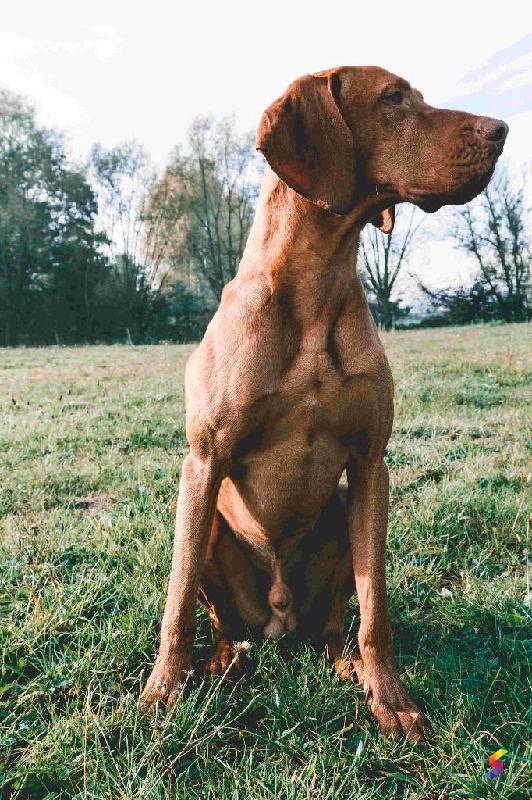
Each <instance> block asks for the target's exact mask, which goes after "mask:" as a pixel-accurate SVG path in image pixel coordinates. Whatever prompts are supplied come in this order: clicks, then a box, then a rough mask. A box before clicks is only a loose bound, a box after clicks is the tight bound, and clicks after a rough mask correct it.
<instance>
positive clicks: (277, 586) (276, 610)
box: [264, 557, 296, 639]
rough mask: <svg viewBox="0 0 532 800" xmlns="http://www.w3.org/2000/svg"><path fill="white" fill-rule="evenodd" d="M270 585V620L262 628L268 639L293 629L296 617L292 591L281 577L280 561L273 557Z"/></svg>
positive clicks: (276, 637) (275, 637)
mask: <svg viewBox="0 0 532 800" xmlns="http://www.w3.org/2000/svg"><path fill="white" fill-rule="evenodd" d="M271 575H272V585H271V588H270V591H269V593H268V603H269V606H270V608H271V610H272V616H271V617H270V621H269V622H268V624H267V625H266V627H265V628H264V635H265V636H266V638H268V639H278V638H279V637H280V636H282V635H283V633H285V631H293V630H294V628H295V627H296V617H295V614H294V612H293V610H292V602H293V598H292V592H291V591H290V589H289V588H288V586H287V585H286V583H285V582H284V579H283V570H282V563H281V561H280V559H278V558H276V557H274V558H273V560H272V566H271Z"/></svg>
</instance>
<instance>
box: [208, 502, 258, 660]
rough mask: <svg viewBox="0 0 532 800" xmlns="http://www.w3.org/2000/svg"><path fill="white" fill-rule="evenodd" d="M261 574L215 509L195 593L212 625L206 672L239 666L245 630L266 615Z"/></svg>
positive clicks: (252, 628) (255, 625)
mask: <svg viewBox="0 0 532 800" xmlns="http://www.w3.org/2000/svg"><path fill="white" fill-rule="evenodd" d="M266 592H267V587H266V581H265V576H263V577H262V580H261V576H260V575H259V574H258V570H257V568H256V567H255V565H254V564H253V563H252V561H251V559H250V557H249V554H248V553H247V552H246V550H245V548H244V547H243V546H242V545H241V543H240V542H239V541H238V540H237V539H236V537H235V535H234V533H233V531H232V530H231V529H230V527H229V525H228V524H227V522H226V521H225V519H224V518H223V516H222V515H221V514H220V512H216V516H215V520H214V524H213V529H212V532H211V537H210V541H209V548H208V555H207V561H206V564H205V570H204V573H203V577H202V581H201V584H200V591H199V597H200V599H201V601H202V602H203V603H204V605H205V606H206V607H207V610H208V612H209V616H210V618H211V622H212V625H213V629H214V633H215V637H216V648H215V651H214V653H213V655H212V657H211V659H210V661H209V662H208V664H207V666H206V672H207V673H208V674H210V675H223V674H224V673H225V672H227V671H228V670H231V672H234V671H238V670H239V669H240V668H241V667H242V661H243V654H244V652H245V649H246V645H245V644H243V642H245V640H246V638H247V636H248V633H249V632H250V631H251V632H252V633H254V632H256V633H258V632H259V631H261V630H262V628H263V627H264V625H265V624H266V622H267V621H268V617H269V609H268V604H267V599H266Z"/></svg>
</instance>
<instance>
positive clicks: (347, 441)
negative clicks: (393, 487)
mask: <svg viewBox="0 0 532 800" xmlns="http://www.w3.org/2000/svg"><path fill="white" fill-rule="evenodd" d="M507 132H508V127H507V125H506V124H505V123H504V122H501V121H500V120H496V119H490V118H488V117H478V116H473V115H471V114H466V113H463V112H461V111H450V110H442V109H437V108H434V107H431V106H430V105H428V104H427V103H425V101H424V99H423V96H422V95H421V94H420V92H419V91H417V90H416V89H413V88H411V86H410V85H409V83H407V82H406V81H405V80H403V79H401V78H399V77H397V76H396V75H393V74H391V73H390V72H387V71H386V70H384V69H381V68H378V67H339V68H336V69H330V70H327V71H324V72H318V73H315V74H312V75H306V76H304V77H302V78H300V79H299V80H296V81H295V82H294V83H292V84H291V85H290V86H289V87H288V89H287V91H286V92H285V93H284V94H283V96H282V97H280V98H279V99H278V100H276V101H275V102H273V103H272V104H271V105H270V106H269V108H268V109H267V110H266V111H265V113H264V114H263V116H262V119H261V121H260V125H259V128H258V135H257V149H258V150H260V151H261V152H262V154H263V155H264V157H265V159H266V162H267V164H266V167H265V172H264V176H263V181H262V186H261V191H260V196H259V200H258V206H257V210H256V214H255V219H254V222H253V225H252V228H251V231H250V234H249V237H248V241H247V244H246V248H245V251H244V254H243V257H242V260H241V263H240V265H239V269H238V272H237V275H236V277H235V278H234V279H233V280H232V281H231V282H230V283H228V284H227V286H226V287H225V288H224V291H223V294H222V299H221V303H220V306H219V308H218V310H217V312H216V314H215V316H214V317H213V319H212V321H211V322H210V324H209V326H208V328H207V331H206V333H205V336H204V338H203V340H202V342H201V344H200V345H199V347H198V348H197V349H196V350H195V352H194V353H193V354H192V356H191V357H190V359H189V361H188V364H187V367H186V373H185V388H186V434H187V438H188V442H189V445H190V452H189V454H188V455H187V456H186V458H185V460H184V462H183V466H182V471H181V480H180V484H179V498H178V503H177V515H176V533H175V542H174V552H173V561H172V569H171V575H170V582H169V587H168V596H167V601H166V607H165V611H164V617H163V622H162V629H161V641H160V648H159V653H158V656H157V659H156V662H155V666H154V668H153V671H152V673H151V675H150V677H149V679H148V681H147V684H146V687H145V689H144V692H143V696H142V702H143V705H144V707H146V708H149V707H151V706H152V705H153V704H154V703H156V702H158V701H164V702H166V703H172V702H174V701H175V699H176V698H177V697H178V695H179V692H180V688H181V687H182V684H183V681H184V679H185V676H186V675H187V674H188V672H189V671H190V668H191V651H192V646H193V640H194V632H195V603H196V597H197V595H198V594H199V597H200V598H201V600H202V601H203V602H204V603H205V605H206V606H207V609H208V611H209V614H210V617H211V620H212V624H213V626H214V631H215V635H216V639H217V647H216V651H215V653H214V655H213V657H212V659H211V661H210V663H209V665H208V671H209V672H210V673H212V674H223V673H224V672H225V671H226V670H228V669H229V667H236V666H238V664H239V660H240V657H241V656H240V653H239V651H238V646H237V643H238V642H239V640H241V639H243V638H246V637H247V636H249V635H250V634H251V635H253V636H257V637H261V636H265V637H271V638H277V637H279V636H282V635H283V634H284V633H285V632H290V631H294V634H295V635H298V636H300V637H301V638H305V639H309V640H311V641H313V642H315V643H316V645H317V646H318V647H321V648H323V650H324V652H325V653H326V654H327V656H328V658H329V659H330V660H331V661H332V663H333V664H334V667H335V669H336V671H337V673H338V674H339V675H340V676H341V677H344V678H353V679H358V680H359V681H360V682H361V683H362V684H363V686H364V689H365V696H366V699H367V700H368V702H369V706H370V709H371V712H372V713H373V715H374V717H375V718H376V720H377V722H378V724H379V726H380V729H381V731H382V732H383V733H384V734H385V735H388V736H391V737H395V738H397V737H400V736H407V737H408V738H410V739H411V740H412V741H418V740H420V739H421V738H422V737H423V736H424V735H425V732H426V730H427V721H426V719H425V717H424V716H423V714H422V713H421V711H420V710H419V709H418V708H417V707H416V705H415V704H414V702H413V701H412V700H411V699H410V697H409V696H408V694H407V692H406V690H405V688H404V686H403V683H402V681H401V678H400V675H399V671H398V669H397V666H396V662H395V659H394V654H393V646H392V633H391V627H390V621H389V614H388V606H387V596H386V578H385V547H386V532H387V521H388V495H389V487H388V469H387V467H386V464H385V461H384V454H385V448H386V445H387V442H388V439H389V436H390V432H391V429H392V419H393V383H392V376H391V373H390V368H389V365H388V362H387V360H386V356H385V353H384V350H383V347H382V344H381V342H380V340H379V337H378V334H377V330H376V327H375V324H374V322H373V320H372V316H371V313H370V311H369V308H368V304H367V301H366V298H365V294H364V290H363V288H362V285H361V282H360V279H359V277H358V275H357V272H356V254H357V248H358V240H359V236H360V232H361V230H362V228H363V227H364V226H365V225H366V224H367V223H370V222H371V223H373V224H374V225H377V226H378V227H380V229H381V230H382V231H383V232H384V233H390V232H391V230H392V228H393V223H394V207H395V204H397V203H400V202H407V203H413V204H415V205H416V206H419V207H420V208H421V209H423V210H424V211H426V212H435V211H437V210H438V209H439V208H440V207H441V206H443V205H446V204H462V203H465V202H468V201H469V200H471V199H473V198H474V197H475V196H476V195H477V194H478V193H479V192H481V191H482V190H483V189H484V188H485V187H486V186H487V184H488V182H489V180H490V178H491V176H492V174H493V171H494V168H495V165H496V162H497V159H498V157H499V155H500V154H501V152H502V149H503V145H504V141H505V138H506V135H507ZM344 473H345V475H346V477H347V488H345V489H343V488H342V486H341V485H340V479H341V477H342V475H343V474H344ZM355 589H356V593H357V595H358V601H359V606H360V627H359V632H358V644H359V653H358V654H355V655H353V656H351V657H350V656H348V655H347V654H346V653H345V633H344V614H345V610H346V605H347V602H348V600H349V599H350V597H351V596H352V595H353V593H354V591H355Z"/></svg>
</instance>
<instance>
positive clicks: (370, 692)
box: [356, 664, 430, 744]
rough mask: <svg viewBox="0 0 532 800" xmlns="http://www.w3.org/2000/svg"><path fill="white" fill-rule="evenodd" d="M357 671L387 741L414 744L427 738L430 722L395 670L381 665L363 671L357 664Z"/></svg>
mask: <svg viewBox="0 0 532 800" xmlns="http://www.w3.org/2000/svg"><path fill="white" fill-rule="evenodd" d="M356 671H357V674H358V677H359V678H361V679H362V680H361V683H362V685H363V686H364V696H365V698H366V700H367V702H368V705H369V708H370V711H371V713H372V714H373V716H374V717H375V719H376V720H377V722H378V725H379V728H380V730H381V733H382V734H383V736H386V737H388V738H390V739H401V738H403V737H406V738H407V739H408V740H409V741H411V742H413V743H415V744H417V743H419V742H421V741H423V740H426V739H427V736H428V734H429V731H430V726H429V723H428V721H427V719H426V718H425V716H424V715H423V714H422V712H421V711H420V710H419V708H418V707H417V706H416V705H415V703H414V702H413V701H412V700H411V699H410V697H409V696H408V693H407V691H406V689H405V688H404V686H403V684H402V682H401V678H400V677H399V674H398V673H397V670H396V669H395V667H391V668H390V667H384V666H382V665H381V666H378V667H374V668H373V669H371V670H367V669H363V670H362V669H361V668H360V665H359V664H357V669H356Z"/></svg>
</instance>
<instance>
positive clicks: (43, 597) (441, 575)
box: [0, 324, 532, 800]
mask: <svg viewBox="0 0 532 800" xmlns="http://www.w3.org/2000/svg"><path fill="white" fill-rule="evenodd" d="M527 337H528V342H527ZM384 341H385V345H386V349H387V351H388V354H389V358H390V360H391V363H392V368H393V370H394V375H395V379H396V421H395V427H394V433H393V436H392V440H391V443H390V447H389V450H388V456H387V458H388V462H389V465H390V467H391V478H392V502H391V517H390V534H389V558H388V584H389V595H390V606H391V614H392V619H393V624H394V629H395V649H396V652H397V655H398V658H399V662H400V667H401V671H402V673H403V675H404V677H405V682H406V684H407V686H408V688H409V690H410V692H411V694H412V696H413V697H414V699H415V700H416V701H418V702H419V703H420V704H421V705H422V707H423V708H424V709H425V711H426V713H427V715H428V717H429V719H430V720H431V722H432V724H433V726H434V731H435V732H434V735H433V738H432V740H431V742H430V743H429V744H428V746H426V747H425V748H422V749H420V748H417V749H416V748H414V747H412V746H411V745H409V744H407V743H404V742H399V743H390V742H387V741H385V740H383V739H382V738H381V737H380V736H379V734H378V733H377V730H376V726H375V725H374V723H373V721H372V718H371V716H370V714H369V712H368V710H367V708H366V705H365V703H364V699H363V693H362V690H361V689H360V688H358V687H357V686H355V685H352V684H348V683H341V682H339V681H338V679H337V678H336V677H335V676H334V675H333V674H332V672H331V670H330V669H329V667H328V666H327V664H326V663H325V662H324V661H323V659H322V658H321V657H320V656H318V655H317V654H315V653H314V652H312V651H311V650H310V649H309V648H308V647H306V646H303V645H298V646H297V645H296V646H294V647H293V648H292V650H291V653H290V657H289V658H288V657H287V652H286V651H287V647H285V648H281V649H280V648H279V647H278V646H275V645H272V644H271V643H266V644H264V645H262V646H257V645H253V646H252V647H251V649H250V651H249V653H248V662H249V669H248V671H247V674H246V675H245V676H244V677H243V678H242V679H241V680H239V681H238V682H236V683H231V682H230V681H229V680H227V679H225V680H224V679H215V680H214V681H212V682H207V681H203V680H201V679H200V677H197V678H195V680H194V682H193V683H192V685H191V687H190V692H189V693H188V695H187V696H186V697H185V698H184V699H183V701H182V702H181V703H180V704H179V705H178V706H177V707H175V708H174V709H173V710H172V711H171V712H169V713H163V712H162V711H161V712H159V714H158V716H157V718H156V719H150V718H147V717H145V716H143V715H142V714H141V713H140V712H139V709H138V700H139V694H140V689H141V685H142V684H143V682H144V681H145V680H146V677H147V674H148V669H149V667H150V664H151V663H152V660H153V656H154V653H155V649H156V645H157V635H158V627H159V620H160V616H161V608H162V603H163V600H164V590H165V584H166V580H167V575H168V571H169V565H170V554H171V545H172V534H173V510H174V507H175V500H176V491H177V482H178V476H179V470H180V465H181V462H182V459H183V456H184V454H185V453H186V440H185V435H184V429H183V423H184V412H183V385H182V381H183V368H184V363H185V360H186V357H187V355H188V353H189V352H190V350H191V348H190V347H187V346H173V345H168V346H154V347H135V348H134V347H124V346H116V347H93V348H46V349H19V350H3V351H0V547H1V556H0V558H1V563H2V567H1V570H2V571H1V580H0V603H1V615H2V616H1V619H2V622H1V629H0V644H1V648H2V672H1V685H0V793H1V794H2V796H3V797H5V798H44V797H46V798H59V797H61V798H74V797H76V798H97V799H98V800H100V798H101V799H102V800H103V798H105V799H107V798H109V800H118V799H119V798H120V799H121V798H124V799H125V798H145V799H146V800H155V798H168V797H171V798H174V797H176V798H186V799H187V800H194V799H195V798H201V799H202V800H207V799H208V798H217V799H218V798H223V800H226V799H227V800H236V799H237V798H243V800H259V798H260V799H261V800H263V799H265V798H272V800H273V798H275V799H276V800H277V798H279V799H280V800H283V799H284V798H286V799H287V800H288V798H290V799H291V800H294V799H296V800H298V799H299V798H301V799H302V800H316V798H330V800H343V798H356V799H357V800H358V798H360V800H365V799H366V798H379V799H380V798H396V797H397V798H409V800H415V799H418V798H419V800H421V799H423V800H444V799H445V798H455V797H456V798H458V797H464V798H477V797H478V798H483V797H497V798H501V799H502V798H516V799H519V798H523V799H524V800H525V799H526V798H529V796H530V795H531V792H530V783H529V784H528V785H527V780H530V774H531V770H530V761H529V763H528V765H527V763H526V759H527V758H528V759H530V758H531V757H532V752H531V748H530V744H528V750H527V740H528V742H529V743H530V731H531V719H530V708H531V705H532V704H531V694H530V676H531V672H530V631H531V628H530V602H531V593H530V590H531V587H530V585H529V583H528V582H527V570H526V556H527V547H528V544H527V518H528V515H529V511H530V502H529V501H530V495H529V494H528V495H527V469H528V466H527V435H528V433H529V428H530V415H529V413H528V409H527V400H528V401H530V386H531V380H530V379H531V376H530V360H529V358H528V354H529V353H530V338H529V328H528V326H527V325H524V324H523V325H508V326H481V327H472V328H453V329H446V330H439V331H428V330H427V331H410V332H408V331H405V332H400V333H399V332H396V333H391V334H388V335H386V336H385V339H384ZM527 370H528V372H527ZM198 618H199V625H198V637H197V644H196V649H195V653H196V655H197V659H198V670H197V672H198V675H201V663H202V659H205V655H206V652H207V651H208V647H209V646H210V643H211V633H210V626H209V623H208V619H207V617H206V614H205V613H204V612H203V610H200V609H198ZM347 625H348V628H349V630H350V631H351V636H352V637H354V636H355V634H356V625H357V607H356V603H355V602H354V601H353V602H352V608H351V610H350V615H349V618H348V620H347ZM499 747H504V748H505V749H506V750H508V755H507V756H506V757H505V758H504V762H505V771H504V773H503V775H502V777H501V778H500V779H499V780H498V782H496V781H493V780H487V779H486V778H485V777H484V776H485V773H486V771H487V770H488V768H489V766H488V757H489V755H490V754H491V753H493V752H494V751H495V750H497V749H498V748H499Z"/></svg>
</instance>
